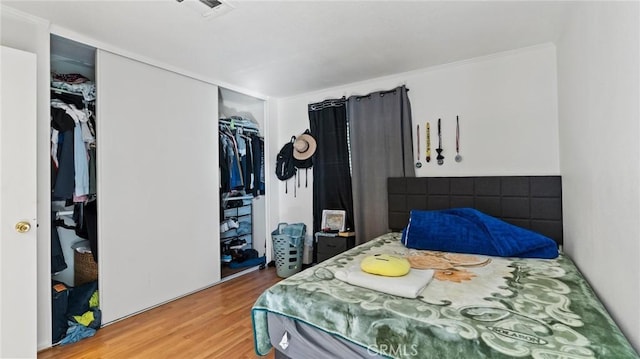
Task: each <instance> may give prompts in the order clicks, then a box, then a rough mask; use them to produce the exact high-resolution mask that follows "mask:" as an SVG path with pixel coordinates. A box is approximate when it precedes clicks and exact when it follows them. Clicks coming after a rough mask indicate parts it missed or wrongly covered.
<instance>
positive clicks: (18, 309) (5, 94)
mask: <svg viewBox="0 0 640 359" xmlns="http://www.w3.org/2000/svg"><path fill="white" fill-rule="evenodd" d="M0 63H1V64H0V67H1V71H0V83H1V84H2V85H1V90H0V108H1V117H0V358H35V357H36V355H37V349H36V348H37V310H36V308H37V303H36V300H37V299H36V298H37V291H36V287H37V278H36V269H37V263H36V232H37V230H36V226H37V224H36V223H37V222H36V204H37V199H36V55H35V54H32V53H29V52H24V51H20V50H15V49H12V48H9V47H5V46H2V52H1V55H0Z"/></svg>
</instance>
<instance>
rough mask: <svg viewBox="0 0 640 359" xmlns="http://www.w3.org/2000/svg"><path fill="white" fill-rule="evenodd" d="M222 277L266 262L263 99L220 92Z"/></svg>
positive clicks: (227, 91)
mask: <svg viewBox="0 0 640 359" xmlns="http://www.w3.org/2000/svg"><path fill="white" fill-rule="evenodd" d="M218 104H219V106H218V111H219V116H218V147H219V148H218V149H219V165H220V168H219V173H220V184H219V187H220V263H221V271H220V273H221V277H222V278H225V277H229V276H232V275H235V274H239V273H241V272H244V271H247V270H249V269H255V268H256V267H258V268H260V269H262V268H264V267H265V265H266V256H265V253H266V247H265V246H266V239H267V238H266V233H267V231H266V224H265V223H266V214H265V213H266V212H265V211H266V208H265V199H264V198H265V197H264V196H265V194H266V188H265V187H266V186H265V162H264V157H265V156H264V151H265V146H264V134H263V131H264V119H265V114H264V112H265V107H264V101H263V100H260V99H257V98H255V97H251V96H247V95H245V94H241V93H238V92H235V91H232V90H228V89H225V88H219V92H218Z"/></svg>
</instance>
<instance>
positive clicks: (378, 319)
mask: <svg viewBox="0 0 640 359" xmlns="http://www.w3.org/2000/svg"><path fill="white" fill-rule="evenodd" d="M561 198H562V195H561V178H560V177H559V176H506V177H437V178H435V177H434V178H389V180H388V209H389V212H388V213H389V226H390V229H391V231H390V233H387V234H384V235H382V236H380V237H378V238H376V239H373V240H371V241H369V242H367V243H364V244H362V245H359V246H357V247H355V248H353V249H351V250H348V251H346V252H344V253H342V254H340V255H338V256H336V257H333V258H331V259H329V260H327V261H324V262H322V263H320V264H318V265H316V266H313V267H311V268H308V269H306V270H304V271H302V272H300V273H297V274H295V275H293V276H291V277H289V278H286V279H284V280H282V281H281V282H279V283H278V284H276V285H274V286H273V287H271V288H270V289H268V290H267V291H265V292H264V293H263V294H262V295H261V296H260V298H259V299H258V300H257V301H256V303H255V304H254V306H253V308H252V320H253V327H254V345H255V350H256V353H257V354H259V355H265V354H267V353H268V352H269V351H270V350H271V349H272V348H275V350H276V358H373V357H390V358H511V357H523V358H638V354H637V353H636V352H635V350H634V349H633V348H632V347H631V345H630V344H629V342H628V341H627V339H626V338H625V337H624V335H623V334H622V333H621V331H620V329H619V328H618V327H617V326H616V324H615V323H614V322H613V320H612V319H611V317H610V315H609V314H608V313H607V311H606V310H605V308H604V307H603V306H602V304H601V303H600V302H599V300H598V299H597V297H596V296H595V294H594V292H593V291H592V289H591V288H590V286H589V284H588V283H587V282H586V280H585V279H584V278H583V276H582V275H581V274H580V272H579V271H578V269H577V268H576V266H575V265H574V264H573V263H572V261H571V260H570V258H568V257H567V256H565V255H563V254H562V253H561V254H560V255H559V256H558V257H557V258H554V259H539V258H519V257H498V256H489V255H481V254H465V253H451V252H441V251H429V250H416V249H411V248H407V247H405V246H404V245H403V243H402V242H401V237H402V234H401V233H400V232H401V231H402V230H403V229H404V228H405V227H406V225H407V222H408V220H409V218H410V216H411V211H412V210H415V209H419V210H443V209H449V208H473V209H477V210H479V211H481V212H482V213H485V214H488V215H490V216H493V217H495V218H500V219H501V220H502V221H505V222H507V223H510V224H513V225H516V226H519V227H522V228H526V229H531V230H534V231H536V232H537V233H542V234H544V235H545V236H547V237H548V238H551V239H553V240H554V241H555V242H556V243H557V245H558V246H560V247H561V245H562V240H563V238H562V199H561ZM381 253H385V254H394V255H400V256H405V257H409V258H419V259H420V260H421V261H424V263H427V264H426V266H427V267H429V268H430V269H429V270H431V271H433V276H432V278H431V279H430V281H429V282H428V284H427V285H426V287H424V289H423V290H422V289H421V290H419V291H418V292H417V293H418V295H417V297H416V298H410V297H411V296H404V295H403V296H400V295H393V294H388V293H384V292H381V291H377V290H372V289H367V288H362V287H359V286H353V285H351V284H348V283H347V282H346V281H345V280H344V278H342V277H341V276H342V275H343V274H344V273H345V271H348V270H349V269H350V268H352V267H354V265H356V264H357V263H359V262H360V260H361V259H362V258H364V257H366V256H370V255H374V254H381ZM338 277H340V278H341V279H343V280H340V279H338Z"/></svg>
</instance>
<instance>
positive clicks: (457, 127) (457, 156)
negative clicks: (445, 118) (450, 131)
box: [455, 116, 462, 162]
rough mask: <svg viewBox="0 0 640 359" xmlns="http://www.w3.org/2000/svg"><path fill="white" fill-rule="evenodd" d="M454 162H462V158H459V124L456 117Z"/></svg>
mask: <svg viewBox="0 0 640 359" xmlns="http://www.w3.org/2000/svg"><path fill="white" fill-rule="evenodd" d="M455 160H456V162H461V161H462V156H460V122H459V120H458V116H456V158H455Z"/></svg>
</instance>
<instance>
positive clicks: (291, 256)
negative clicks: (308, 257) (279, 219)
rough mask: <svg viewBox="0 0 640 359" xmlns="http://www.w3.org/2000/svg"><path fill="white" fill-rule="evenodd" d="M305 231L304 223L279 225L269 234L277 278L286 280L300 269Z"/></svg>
mask: <svg viewBox="0 0 640 359" xmlns="http://www.w3.org/2000/svg"><path fill="white" fill-rule="evenodd" d="M306 229H307V226H306V225H305V224H304V223H293V224H287V223H280V224H278V229H276V230H275V231H273V232H271V238H272V239H273V252H274V255H275V261H276V274H277V275H278V277H281V278H286V277H289V276H291V275H294V274H296V273H298V272H299V271H300V270H301V269H302V255H303V252H304V251H303V246H304V236H305V233H306Z"/></svg>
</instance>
